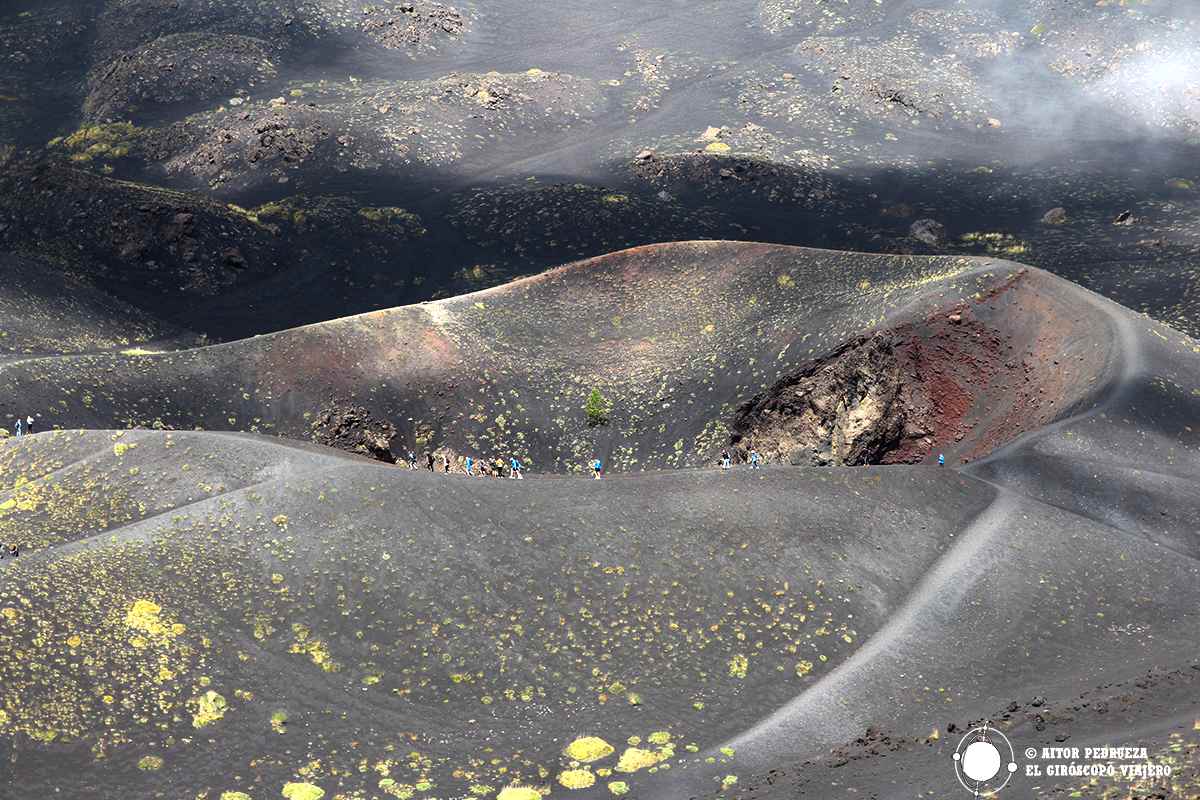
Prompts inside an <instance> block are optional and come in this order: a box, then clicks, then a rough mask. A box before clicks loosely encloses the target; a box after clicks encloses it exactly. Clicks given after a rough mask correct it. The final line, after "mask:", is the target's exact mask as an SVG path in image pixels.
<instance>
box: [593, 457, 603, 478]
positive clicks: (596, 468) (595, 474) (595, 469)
mask: <svg viewBox="0 0 1200 800" xmlns="http://www.w3.org/2000/svg"><path fill="white" fill-rule="evenodd" d="M603 468H604V465H603V464H601V463H600V459H598V458H597V459H596V460H595V461H593V462H592V477H593V478H595V479H596V480H600V471H601V470H602V469H603Z"/></svg>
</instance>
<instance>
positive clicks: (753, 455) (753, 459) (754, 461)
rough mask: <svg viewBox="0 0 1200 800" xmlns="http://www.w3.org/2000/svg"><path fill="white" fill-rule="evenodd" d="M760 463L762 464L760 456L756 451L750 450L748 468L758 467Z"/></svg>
mask: <svg viewBox="0 0 1200 800" xmlns="http://www.w3.org/2000/svg"><path fill="white" fill-rule="evenodd" d="M761 464H762V457H761V456H760V455H759V454H758V451H757V450H751V451H750V469H758V468H759V466H760V465H761Z"/></svg>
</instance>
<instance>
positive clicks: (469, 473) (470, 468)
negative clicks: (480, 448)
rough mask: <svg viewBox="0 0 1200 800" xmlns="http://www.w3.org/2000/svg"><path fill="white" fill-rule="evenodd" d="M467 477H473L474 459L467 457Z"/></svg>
mask: <svg viewBox="0 0 1200 800" xmlns="http://www.w3.org/2000/svg"><path fill="white" fill-rule="evenodd" d="M467 477H469V478H474V477H475V459H473V458H471V457H470V456H467Z"/></svg>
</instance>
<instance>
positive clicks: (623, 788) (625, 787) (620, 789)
mask: <svg viewBox="0 0 1200 800" xmlns="http://www.w3.org/2000/svg"><path fill="white" fill-rule="evenodd" d="M608 790H609V791H610V792H612V793H613V794H614V795H616V796H617V797H621V796H622V795H625V794H628V793H629V784H628V783H626V782H625V781H612V782H610V783H609V784H608Z"/></svg>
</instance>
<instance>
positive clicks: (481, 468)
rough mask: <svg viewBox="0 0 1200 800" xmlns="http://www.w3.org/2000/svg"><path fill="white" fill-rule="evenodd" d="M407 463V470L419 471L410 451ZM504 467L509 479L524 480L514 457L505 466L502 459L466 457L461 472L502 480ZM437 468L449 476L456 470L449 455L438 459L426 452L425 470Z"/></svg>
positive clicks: (413, 454)
mask: <svg viewBox="0 0 1200 800" xmlns="http://www.w3.org/2000/svg"><path fill="white" fill-rule="evenodd" d="M407 463H408V468H409V469H411V470H416V469H420V467H419V466H418V464H417V454H416V453H414V452H413V451H412V450H409V451H408V458H407ZM506 467H507V469H508V477H509V478H511V479H513V480H518V481H519V480H524V478H525V476H524V474H523V470H524V467H523V466H522V464H521V460H520V459H519V458H517V457H516V456H513V457H511V458H509V459H508V463H507V464H505V461H504V459H502V458H497V459H496V460H494V461H482V460H480V461H477V460H476V459H475V457H474V456H467V457H466V458H465V459H464V460H463V462H462V470H463V472H464V473H466V475H467V476H468V477H471V478H474V477H487V476H490V477H493V478H503V477H504V471H505V468H506ZM439 468H440V471H441V472H443V473H444V474H446V475H449V474H450V473H451V472H453V471H455V469H456V467H455V462H453V461H451V460H450V455H449V454H448V453H442V455H441V457H440V458H438V457H436V456H434V454H433V453H431V452H426V453H425V469H427V470H429V471H430V472H435V473H436V472H438V471H439Z"/></svg>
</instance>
